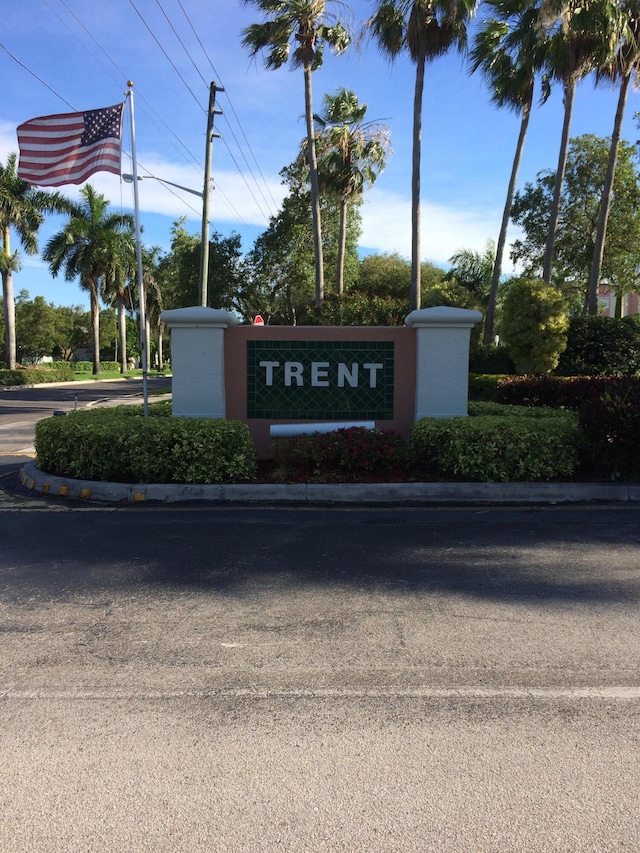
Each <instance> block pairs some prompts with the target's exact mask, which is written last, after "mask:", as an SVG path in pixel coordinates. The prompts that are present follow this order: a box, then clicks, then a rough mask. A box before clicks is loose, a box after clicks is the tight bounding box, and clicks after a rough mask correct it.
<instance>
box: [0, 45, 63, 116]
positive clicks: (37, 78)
mask: <svg viewBox="0 0 640 853" xmlns="http://www.w3.org/2000/svg"><path fill="white" fill-rule="evenodd" d="M0 47H1V48H2V49H3V50H4V51H5V53H8V54H9V56H10V57H11V59H13V61H14V62H17V63H18V65H20V66H21V67H22V68H24V70H25V71H27V72H28V73H29V74H31V76H32V77H35V78H36V80H37V81H38V82H39V83H42V85H43V86H44V87H45V88H47V89H48V90H49V91H50V92H51V93H52V94H54V95H55V96H56V98H59V99H60V100H61V101H62V103H63V104H66V105H67V106H68V107H69V109H71V110H73V111H74V112H75V111H76V108H75V107H74V106H73V104H70V103H69V101H67V99H66V98H63V97H62V95H61V94H60V93H59V92H56V90H55V89H52V88H51V86H50V85H49V84H48V83H45V82H44V80H43V79H42V77H38V75H37V74H36V73H35V71H32V70H31V69H30V68H29V67H28V66H27V65H25V64H24V62H21V61H20V60H19V59H18V57H17V56H14V54H13V53H11V51H10V50H9V49H8V48H6V47H5V46H4V45H3V44H1V43H0Z"/></svg>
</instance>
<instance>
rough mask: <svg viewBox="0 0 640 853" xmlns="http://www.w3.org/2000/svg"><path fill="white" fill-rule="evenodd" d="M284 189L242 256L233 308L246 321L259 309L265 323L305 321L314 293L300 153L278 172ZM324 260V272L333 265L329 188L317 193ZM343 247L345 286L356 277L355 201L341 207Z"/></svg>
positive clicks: (334, 215)
mask: <svg viewBox="0 0 640 853" xmlns="http://www.w3.org/2000/svg"><path fill="white" fill-rule="evenodd" d="M280 174H281V175H282V177H283V179H284V183H286V184H287V186H288V188H289V192H288V194H287V196H286V197H285V198H284V200H283V202H282V207H281V209H280V211H279V213H278V214H277V215H276V216H274V217H272V219H271V220H270V223H269V228H268V229H267V230H266V231H265V232H263V233H262V234H261V235H260V236H259V237H258V239H257V240H256V242H255V244H254V246H253V249H252V250H251V251H250V252H249V254H248V255H247V257H246V258H245V263H244V276H243V283H242V286H241V287H240V288H239V290H238V298H237V302H236V304H235V306H234V307H235V308H236V310H237V311H238V312H239V313H240V314H242V316H244V317H245V318H246V319H247V320H249V321H251V320H252V319H253V317H254V316H255V314H258V313H259V314H261V315H262V316H263V317H264V319H265V322H267V323H279V324H283V325H297V324H300V323H305V322H307V317H308V316H309V312H310V305H311V303H312V302H313V301H314V300H313V292H314V243H313V235H312V229H311V226H310V222H309V215H308V210H309V198H310V185H309V169H308V165H307V161H306V158H305V157H304V155H302V154H301V155H300V156H299V157H298V158H297V159H296V160H295V161H294V162H293V163H292V164H291V165H289V166H287V167H285V168H284V169H282V171H281V172H280ZM321 211H322V221H323V243H324V259H325V262H326V269H327V270H328V271H329V272H330V271H331V269H332V268H335V267H337V263H338V251H339V250H338V245H339V218H340V217H339V200H338V199H337V197H336V196H335V195H333V194H331V193H324V194H323V195H322V196H321ZM346 218H347V233H346V248H345V252H344V281H345V289H347V290H348V289H349V288H350V286H351V285H352V283H353V282H355V281H356V280H357V277H358V267H359V260H358V249H357V244H358V238H359V236H360V221H361V220H360V215H359V212H358V208H357V205H356V204H354V203H350V204H348V206H347V217H346Z"/></svg>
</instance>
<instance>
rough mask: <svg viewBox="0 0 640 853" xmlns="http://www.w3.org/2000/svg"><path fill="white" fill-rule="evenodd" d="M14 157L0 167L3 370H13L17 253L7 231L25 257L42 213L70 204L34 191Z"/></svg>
mask: <svg viewBox="0 0 640 853" xmlns="http://www.w3.org/2000/svg"><path fill="white" fill-rule="evenodd" d="M17 159H18V158H17V154H9V156H8V157H7V163H6V165H2V164H0V229H2V252H1V253H0V273H1V274H2V302H3V310H4V328H5V351H6V358H7V367H8V368H9V370H13V369H14V368H15V366H16V320H15V300H14V296H13V273H14V272H17V271H18V270H19V269H20V266H21V265H20V259H19V256H18V253H17V252H14V253H13V254H11V229H12V228H13V229H14V230H15V232H16V233H17V235H18V239H19V241H20V243H21V245H22V248H23V249H24V251H25V252H26V253H27V254H28V255H34V254H35V253H36V252H37V251H38V239H37V235H38V229H39V228H40V225H41V224H42V223H43V222H44V214H45V213H61V212H64V211H67V210H68V209H69V205H70V202H69V201H68V200H67V199H65V198H64V197H63V196H61V195H60V193H57V192H46V191H45V190H36V189H34V188H33V187H32V186H31V185H30V184H28V183H27V182H26V181H23V180H22V178H20V177H18V173H17V170H16V163H17Z"/></svg>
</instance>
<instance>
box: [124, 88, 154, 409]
mask: <svg viewBox="0 0 640 853" xmlns="http://www.w3.org/2000/svg"><path fill="white" fill-rule="evenodd" d="M127 86H128V87H129V91H128V92H127V97H128V98H129V110H130V116H131V165H132V173H133V204H134V213H135V228H136V257H137V261H138V292H139V303H140V359H141V361H142V397H143V401H144V415H145V417H147V416H148V414H149V392H148V387H147V350H148V345H149V341H148V340H147V318H146V311H145V304H144V284H143V279H142V242H141V240H140V203H139V199H138V162H137V157H136V126H135V119H134V115H133V81H132V80H128V81H127Z"/></svg>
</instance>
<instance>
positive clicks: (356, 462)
mask: <svg viewBox="0 0 640 853" xmlns="http://www.w3.org/2000/svg"><path fill="white" fill-rule="evenodd" d="M272 457H273V461H274V462H275V465H276V470H277V471H278V475H279V477H280V478H281V479H286V478H287V477H291V478H293V479H296V480H300V479H312V480H313V479H316V478H319V479H323V480H326V479H328V478H335V479H340V480H345V479H346V480H355V479H358V478H360V477H362V475H367V474H369V475H371V474H373V475H376V476H388V475H390V474H396V473H398V472H399V471H403V470H404V467H405V460H406V445H405V442H404V439H403V438H402V436H400V435H399V434H398V433H396V432H395V431H394V430H382V429H366V428H365V427H348V428H345V429H338V430H335V431H334V432H326V433H321V432H316V433H312V434H311V435H296V436H291V437H290V438H284V439H280V440H279V441H278V442H277V443H276V444H274V445H273V448H272Z"/></svg>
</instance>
